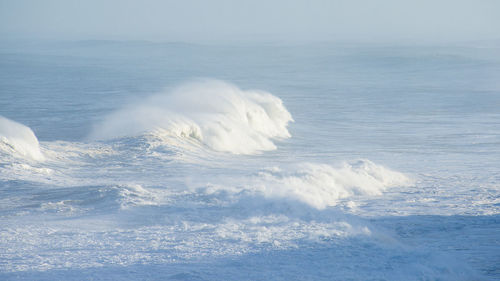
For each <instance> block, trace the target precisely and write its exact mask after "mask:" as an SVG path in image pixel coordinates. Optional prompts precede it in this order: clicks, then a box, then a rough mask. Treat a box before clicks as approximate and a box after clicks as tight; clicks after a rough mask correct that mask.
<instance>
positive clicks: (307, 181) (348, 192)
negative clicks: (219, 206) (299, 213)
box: [205, 160, 411, 209]
mask: <svg viewBox="0 0 500 281" xmlns="http://www.w3.org/2000/svg"><path fill="white" fill-rule="evenodd" d="M410 184H411V180H410V179H409V178H408V177H407V176H405V175H404V174H402V173H399V172H396V171H393V170H390V169H388V168H385V167H383V166H380V165H376V164H375V163H373V162H371V161H369V160H359V161H356V162H354V163H343V164H342V165H341V166H340V167H337V168H335V167H332V166H330V165H326V164H314V163H301V164H298V165H296V166H294V167H291V168H289V169H285V170H282V169H280V168H278V167H274V168H272V169H266V170H263V171H261V172H259V174H258V177H257V178H256V179H254V180H253V181H252V182H250V183H248V184H247V185H245V186H242V187H234V186H231V187H226V186H221V185H214V186H209V187H208V188H207V189H205V192H207V193H209V194H210V193H216V192H218V191H220V190H223V191H225V192H230V193H231V194H244V193H246V194H248V193H250V194H254V195H262V196H264V197H266V198H271V199H272V198H276V199H291V200H295V201H299V202H302V203H306V204H308V205H309V206H311V207H314V208H317V209H324V208H326V207H329V206H335V205H337V204H338V203H339V200H341V199H345V198H350V197H353V196H376V195H381V194H382V193H383V191H385V190H386V189H387V188H390V187H396V186H408V185H410ZM351 204H352V203H351Z"/></svg>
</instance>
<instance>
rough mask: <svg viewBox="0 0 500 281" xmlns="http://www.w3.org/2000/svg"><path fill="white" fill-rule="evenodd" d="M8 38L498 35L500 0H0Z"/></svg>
mask: <svg viewBox="0 0 500 281" xmlns="http://www.w3.org/2000/svg"><path fill="white" fill-rule="evenodd" d="M0 36H1V37H2V38H4V39H57V40H61V39H62V40H92V39H105V40H149V41H186V42H205V41H215V42H218V41H221V42H225V41H245V40H250V41H253V40H255V41H298V42H301V41H356V42H398V41H399V42H404V41H406V42H446V41H451V42H456V41H474V40H499V39H500V1H499V0H433V1H431V0H251V1H247V0H232V1H231V0H205V1H202V0H177V1H172V0H163V1H161V0H85V1H82V0H0Z"/></svg>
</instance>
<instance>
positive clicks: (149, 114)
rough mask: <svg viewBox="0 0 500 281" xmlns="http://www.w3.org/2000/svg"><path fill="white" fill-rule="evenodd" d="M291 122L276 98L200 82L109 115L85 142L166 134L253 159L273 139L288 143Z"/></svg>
mask: <svg viewBox="0 0 500 281" xmlns="http://www.w3.org/2000/svg"><path fill="white" fill-rule="evenodd" d="M291 121H293V119H292V116H291V114H290V113H289V112H288V110H287V109H286V108H285V106H284V105H283V102H282V101H281V99H279V98H278V97H276V96H273V95H271V94H270V93H267V92H264V91H258V90H241V89H239V88H238V87H236V86H234V85H231V84H229V83H226V82H223V81H218V80H203V81H198V82H193V83H189V84H185V85H182V86H180V87H177V88H176V89H174V90H173V91H171V92H168V93H162V94H158V95H154V96H152V97H150V98H148V99H147V100H145V101H144V102H141V103H140V104H138V105H133V106H128V107H126V108H124V109H122V110H119V111H117V112H115V113H112V114H111V115H109V116H107V117H106V118H105V120H104V122H102V123H101V124H99V125H98V126H97V127H95V129H94V131H93V132H92V134H91V136H90V137H91V138H92V139H101V140H102V139H112V138H119V137H125V136H136V135H141V134H145V133H150V132H154V131H162V133H164V132H165V131H166V132H168V134H170V135H171V136H172V137H175V138H189V139H194V140H197V141H199V142H201V143H203V144H205V145H207V146H208V147H210V148H211V149H214V150H217V151H224V152H231V153H234V154H255V153H258V152H261V151H268V150H274V149H276V146H275V144H274V143H273V140H274V139H280V138H281V139H284V138H289V137H290V133H289V132H288V130H287V125H288V123H289V122H291Z"/></svg>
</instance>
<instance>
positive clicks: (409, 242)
mask: <svg viewBox="0 0 500 281" xmlns="http://www.w3.org/2000/svg"><path fill="white" fill-rule="evenodd" d="M499 214H500V47H498V46H495V45H491V44H479V43H478V44H454V45H439V46H426V45H422V46H411V45H382V44H378V45H376V44H347V43H342V44H341V43H308V44H291V43H290V44H264V43H259V44H258V43H246V44H243V43H234V44H226V45H220V44H219V45H217V44H188V43H154V42H146V41H97V40H96V41H74V42H73V41H72V42H69V41H65V42H63V41H61V42H59V41H58V42H56V41H43V42H34V41H29V42H28V41H24V42H22V41H5V42H3V43H2V44H1V45H0V279H1V280H500V215H499Z"/></svg>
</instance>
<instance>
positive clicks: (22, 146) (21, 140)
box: [0, 116, 45, 161]
mask: <svg viewBox="0 0 500 281" xmlns="http://www.w3.org/2000/svg"><path fill="white" fill-rule="evenodd" d="M0 151H2V152H6V153H8V154H11V155H15V156H20V157H25V158H29V159H33V160H37V161H42V160H44V159H45V157H44V156H43V154H42V152H41V151H40V145H39V143H38V139H37V138H36V136H35V134H34V133H33V131H32V130H31V129H30V128H29V127H27V126H25V125H23V124H21V123H18V122H15V121H12V120H10V119H7V118H5V117H2V116H0Z"/></svg>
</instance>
